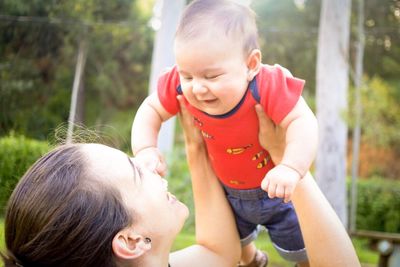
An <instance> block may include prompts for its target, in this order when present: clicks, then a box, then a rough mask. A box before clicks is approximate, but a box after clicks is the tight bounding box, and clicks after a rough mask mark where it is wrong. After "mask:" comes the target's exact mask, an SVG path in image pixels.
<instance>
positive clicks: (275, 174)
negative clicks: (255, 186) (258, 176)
mask: <svg viewBox="0 0 400 267" xmlns="http://www.w3.org/2000/svg"><path fill="white" fill-rule="evenodd" d="M300 178H301V177H300V174H299V173H298V172H297V171H295V170H294V169H292V168H290V167H288V166H286V165H283V164H278V165H276V166H275V167H274V168H273V169H271V170H270V171H269V172H268V173H267V175H266V176H265V178H264V179H263V181H262V182H261V188H262V189H263V190H264V191H266V192H267V193H268V196H269V197H270V198H274V197H279V198H284V202H285V203H287V202H289V201H290V199H291V197H292V193H293V191H294V188H295V187H296V184H297V182H298V181H299V180H300Z"/></svg>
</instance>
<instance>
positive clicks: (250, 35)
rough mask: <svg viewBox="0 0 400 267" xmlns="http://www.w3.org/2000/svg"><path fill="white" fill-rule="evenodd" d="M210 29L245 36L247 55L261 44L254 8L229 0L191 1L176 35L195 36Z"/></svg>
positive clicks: (177, 37) (178, 37) (244, 42)
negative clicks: (259, 42)
mask: <svg viewBox="0 0 400 267" xmlns="http://www.w3.org/2000/svg"><path fill="white" fill-rule="evenodd" d="M210 30H219V31H221V34H225V36H226V37H228V38H230V39H232V40H233V41H237V40H242V42H243V50H244V53H245V54H246V55H247V54H249V53H250V52H251V51H252V50H253V49H258V48H259V45H258V32H257V25H256V15H255V13H254V11H252V10H251V9H250V8H248V7H247V6H245V5H242V4H238V3H235V2H233V1H229V0H195V1H193V2H192V3H190V4H189V5H188V6H187V7H186V9H185V10H184V12H183V14H182V17H181V20H180V22H179V25H178V29H177V31H176V34H175V38H176V39H179V40H185V41H186V40H190V39H195V38H196V37H198V36H199V35H204V34H207V33H208V32H209V31H210ZM216 41H217V40H216Z"/></svg>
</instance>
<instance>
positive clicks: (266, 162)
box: [251, 151, 270, 169]
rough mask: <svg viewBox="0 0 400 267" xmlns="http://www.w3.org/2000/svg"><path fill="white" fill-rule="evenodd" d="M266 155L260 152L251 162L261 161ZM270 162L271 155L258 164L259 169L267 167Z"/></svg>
mask: <svg viewBox="0 0 400 267" xmlns="http://www.w3.org/2000/svg"><path fill="white" fill-rule="evenodd" d="M264 154H265V151H260V152H258V153H257V154H255V155H254V156H253V158H252V159H251V160H257V159H260V158H261V156H262V155H264ZM269 160H270V156H269V155H267V156H266V157H264V158H263V159H262V160H261V161H260V162H259V163H258V164H257V169H261V168H263V167H265V166H267V164H268V162H269Z"/></svg>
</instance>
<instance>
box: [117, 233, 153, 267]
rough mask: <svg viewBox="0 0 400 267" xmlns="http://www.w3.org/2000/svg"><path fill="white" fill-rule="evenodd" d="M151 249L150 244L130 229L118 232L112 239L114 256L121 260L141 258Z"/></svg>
mask: <svg viewBox="0 0 400 267" xmlns="http://www.w3.org/2000/svg"><path fill="white" fill-rule="evenodd" d="M150 249H151V243H149V242H145V238H144V237H143V236H141V235H139V234H137V233H135V232H134V231H133V230H132V229H130V228H125V229H123V230H121V231H119V232H118V233H117V234H116V235H115V236H114V238H113V241H112V250H113V252H114V255H115V256H116V257H117V258H119V259H122V260H132V259H135V258H138V257H140V256H142V255H143V254H144V253H146V252H147V251H148V250H150Z"/></svg>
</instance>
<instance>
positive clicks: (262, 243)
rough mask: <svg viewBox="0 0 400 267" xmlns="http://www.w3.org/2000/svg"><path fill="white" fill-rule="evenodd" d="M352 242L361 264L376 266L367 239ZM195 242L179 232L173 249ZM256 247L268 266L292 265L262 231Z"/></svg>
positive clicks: (189, 235)
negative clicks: (265, 256) (264, 257)
mask: <svg viewBox="0 0 400 267" xmlns="http://www.w3.org/2000/svg"><path fill="white" fill-rule="evenodd" d="M352 241H353V244H354V246H355V248H356V251H357V255H358V258H359V259H360V261H361V262H362V263H363V264H362V265H363V266H377V262H378V254H377V252H375V251H372V250H371V249H369V248H368V240H367V239H361V238H353V239H352ZM194 243H195V237H194V234H193V233H190V232H181V233H180V234H179V235H178V237H177V239H176V240H175V243H174V247H173V250H176V249H181V248H184V247H187V246H189V245H192V244H194ZM256 244H257V247H258V248H260V249H262V250H264V251H266V252H267V253H268V255H269V259H270V264H269V265H268V267H293V263H290V262H287V261H285V260H283V259H282V258H281V257H280V256H279V254H278V252H276V250H275V248H274V247H273V245H272V243H271V241H270V239H269V237H268V234H267V233H266V232H265V231H262V232H261V233H260V235H259V237H258V239H257V241H256Z"/></svg>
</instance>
